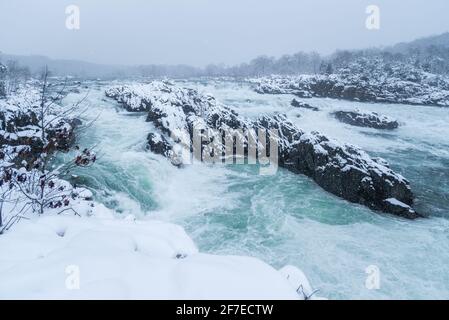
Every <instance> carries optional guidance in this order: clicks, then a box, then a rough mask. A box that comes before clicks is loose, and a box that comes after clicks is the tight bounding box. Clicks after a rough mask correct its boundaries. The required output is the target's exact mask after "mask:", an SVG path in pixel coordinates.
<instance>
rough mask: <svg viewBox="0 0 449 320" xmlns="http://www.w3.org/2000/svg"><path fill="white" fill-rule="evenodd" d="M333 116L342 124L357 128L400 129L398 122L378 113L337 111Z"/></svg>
mask: <svg viewBox="0 0 449 320" xmlns="http://www.w3.org/2000/svg"><path fill="white" fill-rule="evenodd" d="M333 115H334V116H335V118H337V119H338V120H340V121H341V122H343V123H347V124H350V125H353V126H357V127H366V128H374V129H386V130H393V129H397V128H398V127H399V123H398V122H397V121H396V120H394V119H391V118H389V117H387V116H383V115H379V114H378V113H376V112H371V113H364V112H361V111H360V110H356V111H336V112H334V113H333Z"/></svg>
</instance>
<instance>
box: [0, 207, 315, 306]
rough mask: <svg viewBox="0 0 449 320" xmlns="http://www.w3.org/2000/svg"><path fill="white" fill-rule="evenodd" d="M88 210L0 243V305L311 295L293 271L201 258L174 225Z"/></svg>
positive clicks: (26, 225)
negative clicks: (13, 301) (1, 302)
mask: <svg viewBox="0 0 449 320" xmlns="http://www.w3.org/2000/svg"><path fill="white" fill-rule="evenodd" d="M84 205H85V204H83V203H80V204H78V206H77V209H78V210H79V211H82V210H83V208H82V207H83V206H84ZM84 209H86V208H84ZM90 211H91V214H92V216H83V217H75V216H73V215H65V216H56V215H51V214H49V215H45V216H42V217H34V218H32V219H31V220H29V221H21V222H20V223H19V224H17V225H16V226H15V228H14V230H13V231H11V232H8V233H6V234H4V235H2V236H0V252H1V253H2V254H1V256H0V283H1V285H0V299H304V298H305V297H308V296H309V295H312V292H313V291H312V289H311V288H310V285H309V283H308V281H307V279H306V278H305V276H304V274H303V273H302V272H301V271H300V270H299V269H296V268H295V267H292V266H288V267H286V268H284V269H282V270H280V271H277V270H275V269H273V268H272V267H270V266H269V265H267V264H265V263H263V262H262V261H260V260H258V259H255V258H249V257H242V256H240V257H239V256H218V255H210V254H204V253H200V252H198V249H197V247H196V246H195V244H194V243H193V241H192V240H191V239H190V238H189V237H188V236H187V234H186V233H185V232H184V230H183V229H182V228H181V227H179V226H177V225H173V224H170V223H165V222H159V221H156V220H135V219H134V217H132V216H127V217H124V218H121V219H119V218H117V217H116V216H114V214H113V213H112V211H111V210H109V209H107V208H106V207H104V206H103V205H100V204H95V207H94V209H93V210H90ZM312 298H314V297H313V296H312Z"/></svg>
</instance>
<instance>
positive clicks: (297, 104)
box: [291, 99, 320, 111]
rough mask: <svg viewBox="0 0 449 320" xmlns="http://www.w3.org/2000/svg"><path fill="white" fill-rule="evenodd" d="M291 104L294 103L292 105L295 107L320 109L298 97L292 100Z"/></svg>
mask: <svg viewBox="0 0 449 320" xmlns="http://www.w3.org/2000/svg"><path fill="white" fill-rule="evenodd" d="M291 105H292V107H295V108H302V109H309V110H312V111H320V109H319V108H317V107H314V106H311V105H310V104H308V103H305V102H303V101H298V100H296V99H293V100H292V102H291Z"/></svg>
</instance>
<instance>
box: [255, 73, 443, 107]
mask: <svg viewBox="0 0 449 320" xmlns="http://www.w3.org/2000/svg"><path fill="white" fill-rule="evenodd" d="M418 79H419V80H416V79H415V78H413V79H410V78H409V77H405V76H401V77H399V76H398V77H395V76H388V75H386V74H379V75H377V76H376V75H371V74H365V73H363V72H360V73H351V72H342V73H338V74H331V75H301V76H290V77H288V76H285V77H266V78H257V79H249V80H248V81H249V82H251V83H253V84H254V90H255V91H256V92H258V93H261V94H292V95H296V96H298V97H300V98H311V97H323V98H334V99H345V100H350V101H361V102H379V103H401V104H412V105H430V106H449V80H448V79H446V78H444V77H440V76H436V75H429V74H427V73H423V74H422V75H420V77H418Z"/></svg>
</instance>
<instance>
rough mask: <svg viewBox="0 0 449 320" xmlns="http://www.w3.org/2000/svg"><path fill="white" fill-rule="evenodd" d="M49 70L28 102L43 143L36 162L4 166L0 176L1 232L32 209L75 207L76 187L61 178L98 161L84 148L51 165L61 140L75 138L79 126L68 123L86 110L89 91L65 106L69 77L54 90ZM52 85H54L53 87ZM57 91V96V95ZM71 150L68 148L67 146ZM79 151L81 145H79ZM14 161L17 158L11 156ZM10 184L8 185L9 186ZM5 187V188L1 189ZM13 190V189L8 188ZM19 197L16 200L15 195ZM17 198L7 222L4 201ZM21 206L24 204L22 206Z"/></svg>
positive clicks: (35, 148) (35, 149)
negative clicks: (17, 167)
mask: <svg viewBox="0 0 449 320" xmlns="http://www.w3.org/2000/svg"><path fill="white" fill-rule="evenodd" d="M48 79H49V71H48V68H47V67H46V68H45V70H44V72H43V75H42V84H41V86H40V89H39V96H38V99H35V100H34V101H27V104H28V109H29V113H33V114H34V116H33V117H31V118H32V119H33V120H31V121H33V125H34V126H35V127H37V128H38V130H39V137H40V140H41V141H40V143H39V144H35V145H34V146H33V150H32V153H33V154H34V156H33V157H32V163H28V164H27V169H26V170H25V168H22V169H20V170H17V169H15V168H12V167H8V168H1V169H2V173H3V176H0V190H4V194H0V201H1V204H0V234H1V233H2V232H4V231H5V230H8V229H9V228H10V227H11V226H12V225H13V224H15V223H17V222H18V221H20V219H22V218H24V213H26V212H28V211H29V210H31V211H32V212H36V213H38V214H43V213H44V210H45V209H46V208H51V209H56V210H57V212H58V213H61V212H64V211H68V210H71V211H73V212H74V213H75V214H78V213H77V212H76V211H75V210H74V209H73V208H72V207H71V205H70V204H71V200H72V199H76V197H77V194H76V190H75V189H76V188H74V187H72V186H71V185H70V184H69V183H67V182H65V181H63V180H61V179H59V177H60V176H61V175H63V174H67V173H68V172H70V171H71V170H72V169H73V168H75V167H88V166H91V165H93V164H94V163H95V161H96V160H97V156H96V154H95V152H94V151H93V150H92V148H91V149H84V150H82V151H80V152H79V153H78V155H77V156H75V157H74V158H73V159H72V160H71V161H69V162H68V163H64V164H62V165H60V166H59V167H57V168H49V165H48V164H49V161H50V158H51V157H50V155H51V154H52V153H54V152H56V151H57V150H59V147H60V143H65V144H68V142H67V141H68V140H72V139H73V138H74V137H73V135H74V130H75V128H73V126H72V127H68V126H67V125H66V124H67V123H68V122H70V121H71V120H70V119H73V118H75V117H79V116H81V115H82V114H83V113H84V112H85V111H86V109H83V108H81V104H82V103H83V101H85V99H86V98H87V95H88V93H87V94H86V95H85V96H84V97H83V98H82V99H81V100H79V101H78V102H76V103H74V104H73V105H71V106H68V107H65V108H64V107H62V106H60V105H59V104H58V102H59V101H60V100H61V99H62V97H63V96H64V95H65V90H66V87H67V80H66V81H65V82H64V83H63V86H62V89H60V90H59V91H58V92H56V93H55V92H51V90H50V89H52V88H53V87H51V86H50V85H49V82H48ZM50 87H51V88H50ZM54 94H56V95H54ZM70 142H73V141H70ZM67 149H68V148H67ZM76 149H77V150H79V147H76ZM10 160H11V162H12V160H13V159H10ZM6 184H7V185H8V187H5V185H6ZM1 186H3V188H1ZM8 190H10V191H8ZM13 193H14V194H15V195H16V196H15V197H13V198H14V199H12V197H11V195H12V194H13ZM7 201H9V202H13V201H15V203H16V205H15V206H14V209H13V212H14V213H13V214H12V215H11V216H10V217H9V219H8V220H7V221H4V219H3V218H2V216H3V217H4V216H5V215H2V211H3V210H2V209H3V204H4V203H5V202H7ZM17 205H19V206H21V207H20V208H19V207H17Z"/></svg>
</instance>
